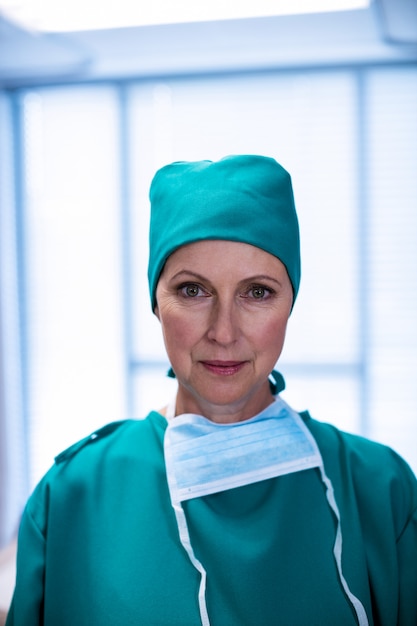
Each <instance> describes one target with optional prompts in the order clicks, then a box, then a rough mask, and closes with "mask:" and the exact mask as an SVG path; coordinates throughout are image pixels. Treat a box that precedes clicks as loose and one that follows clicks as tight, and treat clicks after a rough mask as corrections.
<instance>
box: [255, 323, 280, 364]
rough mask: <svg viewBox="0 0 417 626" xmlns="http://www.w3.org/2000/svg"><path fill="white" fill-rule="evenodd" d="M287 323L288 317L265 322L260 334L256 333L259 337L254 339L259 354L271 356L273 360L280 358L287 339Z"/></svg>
mask: <svg viewBox="0 0 417 626" xmlns="http://www.w3.org/2000/svg"><path fill="white" fill-rule="evenodd" d="M287 321H288V318H287V317H286V316H282V317H280V318H278V319H272V320H264V323H263V324H262V325H261V328H260V329H259V332H257V333H256V335H257V336H256V337H254V341H255V343H256V344H257V346H258V348H259V350H258V351H259V352H264V353H265V354H268V355H270V356H271V358H272V359H274V358H275V359H276V358H278V356H279V355H280V353H281V350H282V346H283V343H284V339H285V332H286V329H287ZM274 355H275V356H274Z"/></svg>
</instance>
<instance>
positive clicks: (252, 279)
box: [170, 269, 282, 287]
mask: <svg viewBox="0 0 417 626" xmlns="http://www.w3.org/2000/svg"><path fill="white" fill-rule="evenodd" d="M182 274H186V275H187V276H192V277H194V278H195V279H196V280H199V281H201V282H209V283H210V282H211V281H210V279H208V278H207V277H206V276H203V275H202V274H199V273H198V272H194V271H193V270H186V269H183V270H180V271H179V272H177V273H176V274H174V276H172V277H171V278H170V281H172V280H176V279H177V278H179V277H180V276H181V275H182ZM262 280H269V281H271V282H273V283H275V284H277V285H279V286H280V287H282V283H281V281H279V280H277V279H276V278H273V277H272V276H269V275H268V274H255V276H249V277H247V278H244V279H243V280H241V281H239V282H249V283H256V282H259V281H262Z"/></svg>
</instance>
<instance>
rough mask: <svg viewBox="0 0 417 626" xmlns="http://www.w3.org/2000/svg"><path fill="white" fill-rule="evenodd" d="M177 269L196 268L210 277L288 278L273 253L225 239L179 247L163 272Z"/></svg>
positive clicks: (176, 270) (191, 269) (281, 264)
mask: <svg viewBox="0 0 417 626" xmlns="http://www.w3.org/2000/svg"><path fill="white" fill-rule="evenodd" d="M178 271H190V272H193V271H194V272H198V273H200V274H203V275H204V276H207V277H208V278H209V277H210V276H211V275H213V276H224V277H227V275H229V274H230V273H233V275H236V274H238V275H242V276H244V275H246V274H248V275H256V274H271V275H273V277H276V278H280V279H281V280H282V279H283V278H284V277H286V278H288V275H287V271H286V269H285V266H284V264H283V263H282V262H281V261H280V260H279V259H278V258H277V257H275V256H274V255H272V254H270V253H269V252H266V251H265V250H262V249H261V248H258V247H256V246H252V245H250V244H247V243H242V242H239V241H225V240H204V241H197V242H194V243H190V244H187V245H185V246H182V247H181V248H178V249H177V250H175V252H173V253H172V254H171V255H170V257H169V258H168V260H167V262H166V264H165V268H164V272H163V274H166V273H168V274H170V273H175V272H178ZM288 280H289V279H288Z"/></svg>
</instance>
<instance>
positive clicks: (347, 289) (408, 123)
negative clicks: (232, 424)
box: [17, 66, 417, 483]
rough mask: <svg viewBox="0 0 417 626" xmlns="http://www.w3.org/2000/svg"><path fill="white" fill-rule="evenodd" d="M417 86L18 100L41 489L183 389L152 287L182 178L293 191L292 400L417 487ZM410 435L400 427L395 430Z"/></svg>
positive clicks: (292, 80)
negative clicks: (251, 177) (207, 171)
mask: <svg viewBox="0 0 417 626" xmlns="http://www.w3.org/2000/svg"><path fill="white" fill-rule="evenodd" d="M416 74H417V70H416V68H415V67H412V66H402V67H392V68H382V67H381V68H372V67H369V68H362V69H353V68H352V69H332V70H309V71H301V70H298V71H296V70H294V71H286V72H272V71H271V72H265V73H252V74H236V75H227V76H226V75H223V76H208V77H198V78H195V77H189V78H176V79H175V78H172V79H167V80H163V81H157V80H148V81H137V82H135V81H126V82H125V83H123V84H117V85H116V84H107V85H83V86H81V85H80V86H66V87H56V88H36V89H29V90H25V91H22V92H20V93H19V94H18V95H17V101H18V103H19V106H20V107H21V111H22V115H21V123H22V130H23V142H22V145H21V150H22V151H21V153H20V156H21V158H22V162H23V164H24V168H23V169H24V189H25V194H24V198H23V204H24V212H23V214H24V230H23V233H24V239H22V240H21V241H20V245H21V251H22V253H23V254H24V259H25V263H24V277H23V278H24V284H25V286H26V289H25V300H24V302H23V305H24V308H25V311H26V320H27V331H26V354H27V370H28V377H27V380H28V385H27V390H26V391H27V397H28V403H27V406H28V423H29V425H30V429H31V442H32V443H31V446H32V453H31V464H32V468H31V477H32V479H31V482H32V483H34V482H35V481H36V480H37V479H38V478H39V476H40V474H41V473H42V472H43V471H44V470H45V469H46V468H47V466H48V465H49V464H50V463H51V462H52V459H53V455H54V454H56V453H57V452H59V451H60V449H61V448H63V447H65V446H67V445H69V444H70V443H71V442H72V441H73V440H74V439H77V438H79V437H81V436H83V435H84V434H88V432H89V431H90V430H92V429H94V428H96V427H98V426H100V425H101V424H104V423H105V422H107V421H112V420H115V419H120V418H123V417H135V418H141V417H143V416H144V415H145V414H146V412H147V411H148V410H149V409H150V408H158V407H160V406H162V405H163V404H164V403H165V402H166V401H167V400H168V399H169V397H170V396H171V394H172V393H173V391H174V389H175V382H174V381H172V380H171V379H167V378H166V377H165V373H166V370H167V368H168V363H167V360H166V356H165V351H164V348H163V344H162V339H161V336H160V332H159V327H158V322H157V320H156V318H155V317H154V316H153V315H152V312H151V311H150V303H149V295H148V287H147V280H146V263H147V245H148V244H147V230H148V220H149V214H148V189H149V184H150V181H151V178H152V175H153V174H154V172H155V170H156V169H157V168H158V167H159V166H161V165H163V164H165V163H167V162H169V161H172V160H177V159H201V158H211V159H217V158H220V157H222V156H225V155H226V154H230V153H238V152H245V153H250V152H252V153H261V154H267V155H270V156H273V157H275V158H276V159H277V160H278V161H280V162H281V163H282V164H283V165H284V166H285V167H286V168H287V169H288V170H289V171H290V172H291V174H292V178H293V182H294V188H295V197H296V204H297V208H298V212H299V217H300V226H301V236H302V261H303V270H302V281H301V290H300V295H299V298H298V301H297V302H296V306H295V309H294V312H293V314H292V318H291V320H290V325H289V331H288V337H287V345H286V348H285V350H284V353H283V356H282V359H281V362H280V364H279V369H280V370H281V371H282V372H283V374H284V375H285V378H286V380H287V390H286V391H285V393H284V395H285V397H286V399H287V400H288V401H289V402H290V403H291V404H292V405H293V406H294V407H295V408H296V409H299V410H302V409H305V408H308V409H310V411H311V413H312V414H313V415H314V416H315V417H317V418H318V419H321V420H323V421H330V422H332V423H334V424H335V425H337V426H339V427H341V428H343V429H346V430H350V431H353V432H358V433H363V434H365V435H367V436H369V437H371V438H376V439H377V440H380V441H382V442H384V443H387V444H389V445H391V446H392V447H394V448H395V449H397V450H398V451H399V452H400V453H401V454H403V455H404V456H405V458H406V459H407V460H408V461H409V462H410V463H411V464H412V465H413V467H414V469H417V453H416V450H417V446H416V439H417V434H416V428H415V425H414V411H415V406H416V401H417V397H416V394H417V391H416V386H415V383H414V371H416V366H417V349H416V348H417V325H416V324H415V319H416V313H417V294H416V289H415V286H416V284H417V280H416V279H417V276H416V274H417V258H416V257H417V216H416V213H415V210H413V207H415V203H416V199H417V187H416V177H415V171H417V147H416V146H417V142H416V136H417V121H416V118H415V110H417V81H416ZM393 416H394V417H393Z"/></svg>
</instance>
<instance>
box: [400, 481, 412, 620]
mask: <svg viewBox="0 0 417 626" xmlns="http://www.w3.org/2000/svg"><path fill="white" fill-rule="evenodd" d="M409 478H410V480H409V484H410V491H411V495H412V498H411V501H412V502H413V507H414V508H413V510H412V513H411V515H410V518H409V520H408V522H407V524H406V526H405V528H404V530H403V532H402V533H401V535H400V537H399V538H398V540H397V556H398V571H399V590H398V595H399V602H398V606H399V609H398V622H397V623H398V626H416V624H417V483H416V480H415V478H414V476H412V477H411V476H410V475H409Z"/></svg>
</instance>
